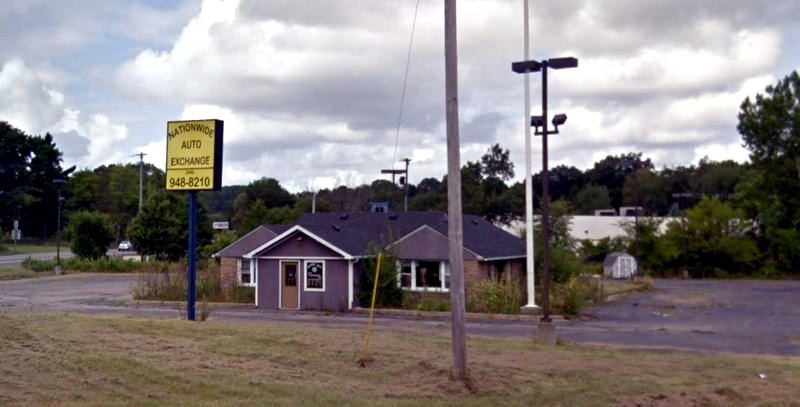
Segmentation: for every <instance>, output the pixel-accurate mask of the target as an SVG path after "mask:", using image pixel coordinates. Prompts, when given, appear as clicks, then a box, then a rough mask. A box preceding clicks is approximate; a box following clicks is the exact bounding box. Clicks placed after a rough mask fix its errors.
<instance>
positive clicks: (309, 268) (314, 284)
mask: <svg viewBox="0 0 800 407" xmlns="http://www.w3.org/2000/svg"><path fill="white" fill-rule="evenodd" d="M305 276H306V291H325V262H324V261H321V260H314V261H306V274H305Z"/></svg>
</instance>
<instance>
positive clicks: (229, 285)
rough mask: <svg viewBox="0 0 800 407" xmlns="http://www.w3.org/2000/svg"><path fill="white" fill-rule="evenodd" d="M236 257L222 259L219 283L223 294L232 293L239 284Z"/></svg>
mask: <svg viewBox="0 0 800 407" xmlns="http://www.w3.org/2000/svg"><path fill="white" fill-rule="evenodd" d="M236 260H237V258H236V257H222V258H220V264H219V282H220V286H221V287H222V292H223V293H228V292H230V291H231V290H232V289H233V287H236V285H237V284H238V279H239V277H238V276H237V275H236Z"/></svg>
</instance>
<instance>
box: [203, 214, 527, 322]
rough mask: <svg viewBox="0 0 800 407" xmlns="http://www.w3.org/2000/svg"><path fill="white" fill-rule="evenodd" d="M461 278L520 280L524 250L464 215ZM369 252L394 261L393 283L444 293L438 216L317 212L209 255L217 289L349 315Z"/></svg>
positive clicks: (470, 281)
mask: <svg viewBox="0 0 800 407" xmlns="http://www.w3.org/2000/svg"><path fill="white" fill-rule="evenodd" d="M463 222H464V224H463V227H464V279H465V286H466V291H467V295H469V290H470V287H471V286H473V285H475V284H477V283H478V282H480V281H482V280H485V279H489V278H495V279H497V278H500V276H501V275H503V274H504V273H507V274H508V275H509V276H510V277H512V278H517V279H519V280H520V281H524V274H525V270H524V268H525V246H524V244H523V242H522V241H521V240H520V239H519V238H517V237H516V236H514V235H512V234H510V233H508V232H506V231H504V230H502V229H500V228H498V227H496V226H495V225H493V224H491V223H490V222H488V221H486V220H484V219H483V218H481V217H479V216H472V215H465V216H464V220H463ZM373 246H377V247H379V248H391V249H392V250H393V251H394V252H395V253H396V256H397V262H398V265H397V284H398V286H400V287H402V288H403V289H405V290H409V291H432V292H448V291H449V289H450V268H449V264H448V258H449V251H448V250H449V240H448V238H447V216H446V215H445V214H444V213H441V212H403V213H373V212H365V213H316V214H306V215H304V216H303V217H301V218H300V219H299V220H298V221H297V222H296V223H295V224H293V225H289V226H286V225H263V226H259V227H258V228H256V229H254V230H253V231H251V232H250V233H248V234H247V235H245V236H243V237H242V238H240V239H239V240H237V241H235V242H234V243H232V244H231V245H229V246H228V247H226V248H224V249H222V250H221V251H220V252H218V253H216V254H215V257H219V258H220V265H221V267H220V268H221V271H220V273H221V280H222V286H223V288H224V289H230V287H233V286H234V285H237V284H238V285H249V286H253V287H255V289H256V306H257V307H259V308H267V309H313V310H336V311H342V310H348V309H352V308H353V307H355V306H359V304H358V302H357V295H356V290H358V281H359V279H360V276H361V273H362V272H364V270H363V269H362V267H361V266H362V264H363V262H361V261H360V260H361V259H363V258H364V257H365V256H368V255H369V253H371V251H370V249H371V248H372V247H373Z"/></svg>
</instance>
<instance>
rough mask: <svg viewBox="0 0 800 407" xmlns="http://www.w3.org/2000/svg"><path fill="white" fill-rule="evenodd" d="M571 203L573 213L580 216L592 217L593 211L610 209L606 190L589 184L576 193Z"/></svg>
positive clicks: (609, 200)
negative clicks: (573, 208)
mask: <svg viewBox="0 0 800 407" xmlns="http://www.w3.org/2000/svg"><path fill="white" fill-rule="evenodd" d="M572 203H573V205H574V207H575V211H576V212H577V213H579V214H581V215H592V214H594V211H595V210H598V209H609V208H611V199H610V198H609V197H608V188H606V187H604V186H602V185H595V184H589V185H587V186H585V187H583V189H581V190H580V191H578V193H577V194H575V198H573V200H572Z"/></svg>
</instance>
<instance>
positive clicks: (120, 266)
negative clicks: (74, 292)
mask: <svg viewBox="0 0 800 407" xmlns="http://www.w3.org/2000/svg"><path fill="white" fill-rule="evenodd" d="M61 264H62V267H63V268H64V269H66V270H72V271H83V272H88V271H91V272H111V273H131V272H136V271H149V270H159V269H162V268H164V267H165V266H166V263H164V262H159V261H146V262H138V261H130V260H123V259H121V258H119V257H100V258H97V259H86V258H79V257H73V258H69V259H64V260H62V261H61Z"/></svg>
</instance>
